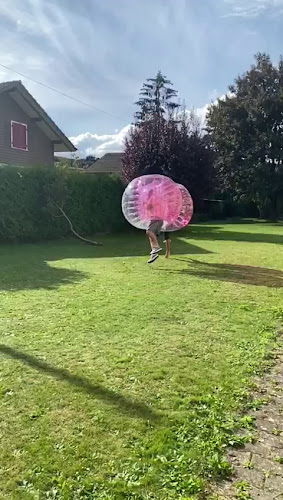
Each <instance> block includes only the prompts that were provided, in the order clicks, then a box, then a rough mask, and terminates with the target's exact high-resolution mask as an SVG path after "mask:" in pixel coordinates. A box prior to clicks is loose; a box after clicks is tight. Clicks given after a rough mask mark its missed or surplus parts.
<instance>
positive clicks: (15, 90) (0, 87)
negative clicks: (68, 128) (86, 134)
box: [0, 81, 77, 152]
mask: <svg viewBox="0 0 283 500" xmlns="http://www.w3.org/2000/svg"><path fill="white" fill-rule="evenodd" d="M4 92H7V93H8V94H9V96H10V97H11V98H12V99H14V101H15V102H16V103H17V104H18V105H19V106H20V108H21V109H22V110H23V111H24V112H25V113H26V114H27V115H28V116H29V118H30V119H31V120H33V121H34V122H35V123H36V125H37V126H38V127H39V128H40V129H41V130H42V132H43V133H44V134H45V135H46V136H47V137H48V138H49V139H50V140H51V141H52V142H53V144H54V151H55V152H67V151H76V150H77V148H75V146H74V145H73V144H72V143H71V141H70V140H69V139H68V137H66V136H65V134H63V132H62V131H61V130H60V129H59V127H57V125H56V123H54V121H53V120H52V119H51V118H50V116H48V114H47V113H46V112H45V111H44V109H42V107H41V106H40V105H39V104H38V102H37V101H36V100H35V99H34V97H32V95H31V94H30V93H29V92H28V90H27V89H26V88H25V87H24V85H23V84H22V82H21V81H12V82H3V83H0V94H2V93H4Z"/></svg>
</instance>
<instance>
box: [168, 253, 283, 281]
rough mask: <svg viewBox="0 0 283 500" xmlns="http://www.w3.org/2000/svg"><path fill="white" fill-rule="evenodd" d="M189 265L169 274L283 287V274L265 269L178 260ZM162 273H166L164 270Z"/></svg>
mask: <svg viewBox="0 0 283 500" xmlns="http://www.w3.org/2000/svg"><path fill="white" fill-rule="evenodd" d="M174 260H179V261H181V262H186V263H187V264H188V268H187V269H180V270H167V272H169V273H176V274H183V275H190V276H196V277H197V278H206V279H209V280H216V281H227V282H232V283H241V284H243V285H255V286H266V287H270V288H282V287H283V272H282V271H279V270H277V269H267V268H264V267H253V266H242V265H235V264H218V263H209V262H201V261H198V260H195V259H178V258H175V259H174ZM162 271H166V270H164V269H162Z"/></svg>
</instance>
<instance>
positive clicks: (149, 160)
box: [122, 112, 213, 205]
mask: <svg viewBox="0 0 283 500" xmlns="http://www.w3.org/2000/svg"><path fill="white" fill-rule="evenodd" d="M122 164H123V169H122V174H123V178H124V180H125V182H130V181H131V180H132V179H134V178H135V177H138V176H139V175H142V174H144V173H161V174H165V175H169V176H170V177H171V178H172V179H173V180H174V181H175V182H179V183H181V184H183V185H184V186H186V187H187V188H188V189H189V191H190V193H191V195H192V197H193V199H194V202H195V203H196V205H199V202H200V200H201V198H203V197H205V196H207V195H208V194H209V193H210V192H211V189H212V183H213V154H212V150H211V147H210V144H209V142H208V140H207V137H206V136H203V135H202V134H201V132H200V130H199V126H198V122H197V120H196V117H195V115H194V114H190V115H189V116H188V114H187V113H186V112H183V113H182V114H181V116H178V120H176V119H174V117H171V118H169V119H168V120H165V119H163V118H161V119H160V117H159V116H158V115H155V116H153V118H152V119H151V120H148V121H144V122H142V123H141V124H139V126H134V127H132V130H131V132H130V136H129V138H128V139H126V141H125V151H124V155H123V159H122Z"/></svg>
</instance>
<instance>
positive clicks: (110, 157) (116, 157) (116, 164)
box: [86, 153, 123, 175]
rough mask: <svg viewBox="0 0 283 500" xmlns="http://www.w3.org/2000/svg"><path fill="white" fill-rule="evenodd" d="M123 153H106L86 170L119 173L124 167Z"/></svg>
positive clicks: (96, 172)
mask: <svg viewBox="0 0 283 500" xmlns="http://www.w3.org/2000/svg"><path fill="white" fill-rule="evenodd" d="M122 157H123V153H106V154H105V155H104V156H102V158H100V159H99V160H97V161H96V162H95V163H93V164H92V165H91V166H90V167H89V168H88V169H87V170H86V172H88V173H92V174H118V175H120V173H121V169H122Z"/></svg>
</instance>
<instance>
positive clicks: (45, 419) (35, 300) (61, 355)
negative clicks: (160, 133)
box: [0, 223, 283, 500]
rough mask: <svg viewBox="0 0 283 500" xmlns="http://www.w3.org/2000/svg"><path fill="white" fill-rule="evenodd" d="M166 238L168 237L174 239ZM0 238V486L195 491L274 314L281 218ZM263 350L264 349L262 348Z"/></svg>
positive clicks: (280, 285)
mask: <svg viewBox="0 0 283 500" xmlns="http://www.w3.org/2000/svg"><path fill="white" fill-rule="evenodd" d="M177 236H178V237H177ZM101 241H102V242H103V245H104V246H103V247H99V248H96V247H90V246H87V245H84V244H81V243H79V242H76V241H71V242H68V241H67V242H66V241H65V242H56V243H45V244H34V245H14V246H12V245H9V246H2V247H0V269H1V273H0V297H1V307H0V333H1V345H0V410H1V419H0V438H1V440H0V498H1V499H2V498H3V499H44V498H48V499H60V500H61V499H66V500H68V499H102V498H103V499H108V500H110V499H111V500H112V499H113V500H119V499H140V500H145V499H170V498H174V499H178V498H183V499H185V498H186V499H187V498H201V497H202V493H203V492H204V490H205V488H206V487H207V484H208V483H207V481H209V480H212V479H214V478H216V477H217V476H218V477H219V476H221V475H225V474H226V473H227V472H228V471H229V467H228V465H227V464H226V463H225V446H226V445H227V444H228V443H233V442H234V441H237V440H238V439H239V438H237V437H235V430H236V429H237V428H238V427H239V426H240V425H242V424H243V425H244V424H245V425H248V424H249V419H248V418H242V419H241V418H240V410H241V409H242V408H243V405H244V406H246V405H247V404H248V399H247V389H248V388H249V384H250V380H251V377H252V375H253V374H254V373H257V372H258V371H259V370H260V369H261V368H262V367H263V366H265V365H266V363H267V361H268V355H269V358H270V352H271V349H272V348H273V347H274V345H275V343H276V334H278V331H279V329H280V324H281V325H282V318H283V292H282V291H283V226H282V225H276V224H267V223H250V224H230V225H223V224H215V225H195V226H191V227H190V228H189V229H188V230H187V231H185V232H183V233H179V234H178V235H177V234H176V235H175V236H173V242H172V251H173V255H172V258H171V259H170V260H168V261H166V260H165V259H164V257H163V256H160V258H159V259H158V260H157V261H156V262H155V263H154V264H153V265H151V266H149V265H147V263H146V262H147V255H146V254H147V252H148V248H147V243H146V241H145V237H144V235H143V234H142V233H141V232H140V233H136V234H131V235H130V236H117V237H110V236H109V237H103V238H102V239H101ZM264 360H265V361H264Z"/></svg>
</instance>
